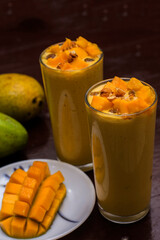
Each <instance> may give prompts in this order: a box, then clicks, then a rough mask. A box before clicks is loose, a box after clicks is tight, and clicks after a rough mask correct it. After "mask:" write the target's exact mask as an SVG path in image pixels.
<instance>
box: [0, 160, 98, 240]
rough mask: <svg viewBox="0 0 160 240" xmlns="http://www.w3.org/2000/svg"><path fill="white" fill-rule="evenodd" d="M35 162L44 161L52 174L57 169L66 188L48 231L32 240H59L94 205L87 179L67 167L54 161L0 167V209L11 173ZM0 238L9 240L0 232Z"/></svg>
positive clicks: (75, 169) (76, 169)
mask: <svg viewBox="0 0 160 240" xmlns="http://www.w3.org/2000/svg"><path fill="white" fill-rule="evenodd" d="M35 160H38V161H45V162H47V163H48V165H49V168H50V171H51V173H52V174H53V173H54V172H56V171H58V170H60V171H61V172H62V174H63V175H64V178H65V181H64V183H65V185H66V187H67V195H66V197H65V199H64V201H63V203H62V205H61V207H60V209H59V211H58V213H57V216H56V218H55V220H54V221H53V224H52V225H51V227H50V229H49V230H48V231H47V232H46V233H45V234H43V235H42V236H40V237H36V238H33V239H34V240H44V239H45V240H54V239H59V238H61V237H64V236H65V235H67V234H69V233H71V232H72V231H74V230H75V229H77V228H78V227H79V226H80V225H81V224H82V223H83V222H84V221H85V220H86V219H87V218H88V217H89V215H90V213H91V212H92V210H93V207H94V205H95V189H94V186H93V184H92V182H91V180H90V179H89V177H88V176H87V175H86V174H85V173H84V172H82V171H81V170H79V169H78V168H76V167H74V166H72V165H70V164H67V163H63V162H59V161H56V160H44V159H32V160H25V161H21V162H16V163H13V164H10V165H7V166H5V167H2V168H0V208H1V202H2V198H3V192H4V189H5V185H6V183H7V182H8V180H9V177H10V176H11V174H12V173H13V171H15V169H17V168H19V167H20V168H22V169H24V170H25V171H27V170H28V168H29V166H30V165H32V163H33V161H35ZM0 239H3V240H13V238H10V237H8V236H7V235H6V234H5V233H4V232H3V231H2V230H1V229H0Z"/></svg>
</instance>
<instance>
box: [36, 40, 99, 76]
mask: <svg viewBox="0 0 160 240" xmlns="http://www.w3.org/2000/svg"><path fill="white" fill-rule="evenodd" d="M63 43H64V42H59V43H55V44H52V45H50V46H48V47H47V48H45V49H44V50H43V51H42V52H41V54H40V56H39V62H40V63H41V64H42V65H43V66H45V67H46V68H48V69H51V70H53V71H56V72H79V71H83V70H87V69H88V68H91V67H93V66H94V65H95V64H97V63H98V62H100V61H101V59H102V58H103V56H104V54H103V51H102V50H101V49H100V48H99V47H98V48H99V49H100V50H101V52H102V53H101V54H100V56H99V58H98V60H97V61H96V62H94V63H93V64H91V65H89V66H87V67H85V68H80V69H75V70H72V69H68V70H62V69H56V68H52V67H50V66H48V65H46V64H45V63H44V62H43V60H42V56H43V54H44V53H45V51H46V50H47V49H48V48H50V47H52V46H54V45H57V44H59V45H61V44H63Z"/></svg>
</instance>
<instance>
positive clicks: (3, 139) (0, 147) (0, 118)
mask: <svg viewBox="0 0 160 240" xmlns="http://www.w3.org/2000/svg"><path fill="white" fill-rule="evenodd" d="M27 140H28V133H27V131H26V129H25V128H24V127H23V126H22V124H21V123H19V122H18V121H17V120H15V119H13V118H12V117H9V116H8V115H6V114H4V113H0V158H2V157H5V156H7V155H10V154H12V153H14V152H16V151H18V150H21V149H22V148H23V147H24V146H25V145H26V143H27Z"/></svg>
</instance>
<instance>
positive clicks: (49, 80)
mask: <svg viewBox="0 0 160 240" xmlns="http://www.w3.org/2000/svg"><path fill="white" fill-rule="evenodd" d="M55 56H56V57H55ZM40 63H41V71H42V76H43V82H44V87H45V92H46V97H47V102H48V107H49V112H50V118H51V123H52V129H53V136H54V143H55V147H56V152H57V156H58V159H59V160H61V161H64V162H68V163H70V164H73V165H76V166H78V167H80V168H81V169H83V170H89V169H91V168H92V159H91V151H90V145H89V135H88V126H87V115H86V111H85V103H84V97H85V92H86V91H87V89H88V88H89V87H90V86H91V85H93V84H94V83H96V82H98V81H100V80H102V79H103V54H102V52H101V51H100V49H99V48H98V46H97V45H96V44H92V43H90V42H88V41H87V40H86V39H84V38H82V37H79V38H78V39H77V40H76V41H74V42H73V41H71V40H69V39H67V40H66V41H65V42H64V43H60V44H55V45H53V46H51V47H49V48H47V49H46V50H45V51H44V52H43V53H42V54H41V57H40Z"/></svg>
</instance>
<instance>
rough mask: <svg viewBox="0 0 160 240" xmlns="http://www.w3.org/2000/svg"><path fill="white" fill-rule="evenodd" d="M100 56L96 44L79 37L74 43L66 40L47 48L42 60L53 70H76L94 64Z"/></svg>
mask: <svg viewBox="0 0 160 240" xmlns="http://www.w3.org/2000/svg"><path fill="white" fill-rule="evenodd" d="M101 54H102V52H101V50H100V49H99V47H98V46H97V44H95V43H91V42H89V41H88V40H86V39H85V38H83V37H81V36H80V37H78V38H77V39H76V41H71V40H70V39H68V38H66V40H65V41H64V43H63V44H62V45H61V44H56V45H53V46H51V47H49V48H48V49H46V51H45V53H44V56H43V57H42V59H43V62H44V63H45V64H47V65H48V66H49V67H52V68H55V69H62V70H78V69H83V68H86V67H88V66H90V65H92V64H93V63H95V62H96V61H97V60H98V59H99V57H100V55H101Z"/></svg>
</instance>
